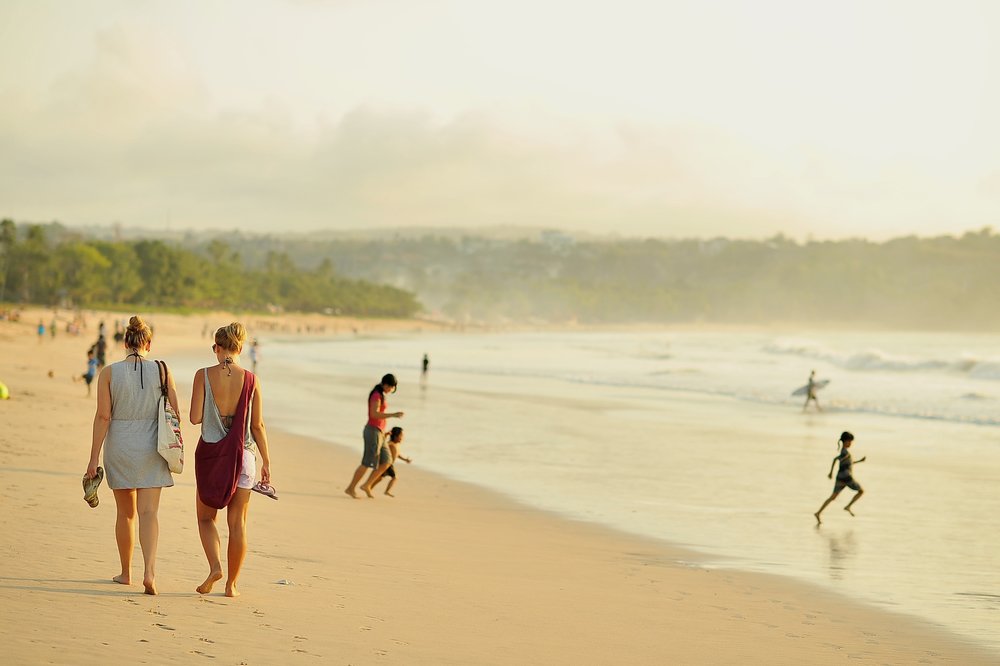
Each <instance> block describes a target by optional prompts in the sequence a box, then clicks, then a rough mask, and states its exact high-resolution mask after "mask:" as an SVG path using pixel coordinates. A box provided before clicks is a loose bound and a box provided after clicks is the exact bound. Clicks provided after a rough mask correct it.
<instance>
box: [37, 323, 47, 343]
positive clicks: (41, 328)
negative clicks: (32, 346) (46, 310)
mask: <svg viewBox="0 0 1000 666" xmlns="http://www.w3.org/2000/svg"><path fill="white" fill-rule="evenodd" d="M44 340H45V322H44V321H42V320H41V319H39V320H38V342H39V343H41V342H43V341H44Z"/></svg>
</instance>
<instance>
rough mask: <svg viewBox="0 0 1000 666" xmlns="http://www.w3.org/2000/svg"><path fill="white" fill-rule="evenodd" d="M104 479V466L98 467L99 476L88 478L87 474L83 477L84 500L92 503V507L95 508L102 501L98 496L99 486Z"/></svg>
mask: <svg viewBox="0 0 1000 666" xmlns="http://www.w3.org/2000/svg"><path fill="white" fill-rule="evenodd" d="M103 480H104V468H103V467H98V468H97V476H95V477H94V478H92V479H88V478H87V477H86V476H84V477H83V501H84V502H86V503H87V504H89V505H90V508H94V507H95V506H97V505H98V504H100V503H101V500H100V498H99V497H98V496H97V488H98V486H100V485H101V481H103Z"/></svg>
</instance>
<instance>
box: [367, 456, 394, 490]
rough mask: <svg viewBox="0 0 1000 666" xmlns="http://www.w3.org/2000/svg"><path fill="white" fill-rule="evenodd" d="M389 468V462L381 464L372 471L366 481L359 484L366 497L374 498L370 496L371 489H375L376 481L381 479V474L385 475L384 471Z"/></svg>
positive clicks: (390, 464)
mask: <svg viewBox="0 0 1000 666" xmlns="http://www.w3.org/2000/svg"><path fill="white" fill-rule="evenodd" d="M391 466H392V463H391V462H387V463H382V464H381V465H379V466H378V467H376V468H375V469H373V470H372V473H371V476H369V477H368V481H366V482H365V483H363V484H361V490H363V491H365V495H368V497H374V495H372V488H374V487H375V484H376V483H378V480H379V479H381V478H382V475H383V474H385V470H387V469H389V467H391Z"/></svg>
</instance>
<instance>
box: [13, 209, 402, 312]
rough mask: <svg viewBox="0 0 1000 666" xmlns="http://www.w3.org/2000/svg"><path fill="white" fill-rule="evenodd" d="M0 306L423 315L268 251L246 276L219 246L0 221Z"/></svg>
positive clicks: (321, 267) (394, 294)
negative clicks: (120, 237)
mask: <svg viewBox="0 0 1000 666" xmlns="http://www.w3.org/2000/svg"><path fill="white" fill-rule="evenodd" d="M0 302H12V303H35V304H42V305H62V306H67V307H93V306H142V307H144V308H181V309H216V308H222V309H228V310H250V311H265V310H268V309H271V310H273V309H275V308H278V309H283V310H293V311H299V312H326V313H331V314H341V315H345V316H366V317H411V316H413V315H414V314H416V313H417V312H419V311H420V310H421V305H420V303H419V302H418V301H417V299H416V296H415V295H414V294H413V293H412V292H410V291H407V290H405V289H399V288H397V287H393V286H389V285H386V284H378V283H376V282H374V281H369V280H366V279H360V278H349V277H345V276H343V275H340V274H338V273H337V272H336V271H334V269H333V265H332V263H331V262H330V261H320V262H318V263H317V264H316V265H314V266H312V267H311V268H304V267H302V266H300V265H298V264H296V262H294V261H293V260H292V259H291V258H290V257H289V256H288V255H287V254H285V253H282V252H279V251H269V252H267V253H266V254H265V256H264V257H263V258H262V260H258V261H256V262H255V263H254V265H253V266H250V265H248V264H247V262H245V261H243V259H242V258H241V256H240V253H239V251H237V250H235V249H234V248H232V247H230V246H229V245H227V244H226V243H225V242H224V241H222V240H214V241H212V242H210V243H208V244H207V245H204V246H203V247H200V248H197V249H193V248H187V247H183V246H181V245H179V244H176V243H167V242H164V241H163V240H159V239H155V238H151V239H142V240H133V241H114V240H97V239H88V238H84V237H81V236H80V235H79V234H76V233H72V232H70V231H68V230H67V229H66V228H64V227H62V226H61V225H58V224H51V225H38V224H28V225H21V226H18V225H17V224H15V223H14V221H13V220H9V219H5V220H2V221H0Z"/></svg>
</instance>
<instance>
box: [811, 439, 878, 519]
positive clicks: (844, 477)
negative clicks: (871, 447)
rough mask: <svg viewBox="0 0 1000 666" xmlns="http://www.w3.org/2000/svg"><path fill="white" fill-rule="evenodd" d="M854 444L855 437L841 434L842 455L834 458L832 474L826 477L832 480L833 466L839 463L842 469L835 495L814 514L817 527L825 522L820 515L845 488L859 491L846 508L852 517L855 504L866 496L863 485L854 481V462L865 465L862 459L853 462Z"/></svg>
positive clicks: (835, 487) (839, 472)
mask: <svg viewBox="0 0 1000 666" xmlns="http://www.w3.org/2000/svg"><path fill="white" fill-rule="evenodd" d="M853 443H854V435H852V434H851V433H849V432H847V431H846V430H845V431H844V432H843V433H841V435H840V442H839V444H840V453H838V454H837V455H836V456H835V457H834V459H833V462H832V463H830V473H829V474H827V475H826V476H827V478H828V479H832V478H833V466H834V465H835V464H837V462H839V463H840V469H838V470H837V481H836V482H835V483H834V484H833V494H832V495H830V496H829V497H827V498H826V501H825V502H823V506H821V507H820V508H819V511H817V512H816V513H814V514H813V515H814V516H816V524H817V525H819V524H821V523H822V522H823V521H822V520H820V519H819V514H821V513H823V509H825V508H826V507H827V506H828V505H829V504H830V502H832V501H833V500H835V499H837V495H839V494H840V492H841V491H842V490H843V489H844V488H850V489H851V490H856V491H857V494H855V495H854V497H853V498H851V501H850V502H848V503H847V506H845V507H844V511H846V512H847V513H849V514H851V515H852V516H853V515H854V512H853V511H851V507H852V506H854V503H855V502H857V501H858V500H859V499H861V496H862V495H864V494H865V491H864V489H863V488H862V487H861V484H860V483H858V482H857V481H855V480H854V474H853V472H852V467H853V465H854V462H859V463H863V462H864V461H865V458H860V459H858V460H857V461H853V460H852V459H851V452H850V448H851V444H853Z"/></svg>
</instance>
